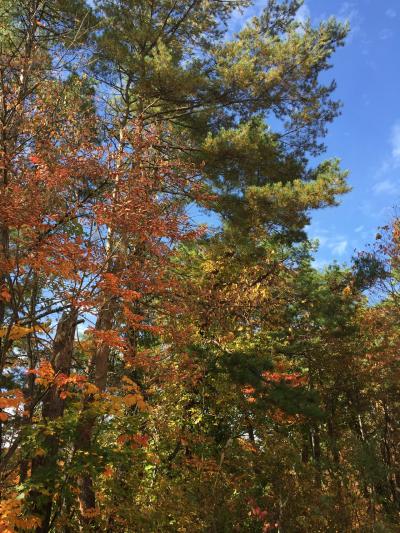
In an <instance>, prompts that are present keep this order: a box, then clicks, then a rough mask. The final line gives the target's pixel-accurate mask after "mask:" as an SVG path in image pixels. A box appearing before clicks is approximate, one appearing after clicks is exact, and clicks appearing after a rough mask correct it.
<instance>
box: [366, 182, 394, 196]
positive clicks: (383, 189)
mask: <svg viewBox="0 0 400 533" xmlns="http://www.w3.org/2000/svg"><path fill="white" fill-rule="evenodd" d="M372 190H373V191H374V193H375V194H390V195H398V194H399V193H400V183H398V182H396V181H394V180H391V179H384V180H381V181H378V183H375V185H374V186H373V188H372Z"/></svg>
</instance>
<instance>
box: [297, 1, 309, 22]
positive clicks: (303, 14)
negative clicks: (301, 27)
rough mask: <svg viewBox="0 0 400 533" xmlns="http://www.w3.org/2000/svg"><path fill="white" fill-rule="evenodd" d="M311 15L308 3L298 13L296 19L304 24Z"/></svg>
mask: <svg viewBox="0 0 400 533" xmlns="http://www.w3.org/2000/svg"><path fill="white" fill-rule="evenodd" d="M310 17H311V12H310V8H309V7H308V5H307V4H303V5H302V6H301V7H300V9H299V10H298V12H297V13H296V20H297V22H300V24H304V23H305V22H306V21H307V20H308V19H309V18H310Z"/></svg>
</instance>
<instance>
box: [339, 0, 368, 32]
mask: <svg viewBox="0 0 400 533" xmlns="http://www.w3.org/2000/svg"><path fill="white" fill-rule="evenodd" d="M335 16H336V18H337V19H338V20H341V21H342V22H348V23H349V24H350V35H349V37H348V40H350V41H351V40H352V39H353V38H354V36H355V35H356V34H357V33H358V32H359V31H360V29H361V22H362V20H361V15H360V12H359V10H358V9H357V5H356V4H355V3H353V2H343V4H342V5H341V6H340V8H339V12H338V13H337V15H335Z"/></svg>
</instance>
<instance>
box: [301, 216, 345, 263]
mask: <svg viewBox="0 0 400 533" xmlns="http://www.w3.org/2000/svg"><path fill="white" fill-rule="evenodd" d="M308 234H309V237H310V238H311V239H312V240H317V241H318V244H319V250H320V251H321V252H322V254H323V255H325V256H328V257H329V258H330V259H335V258H338V257H342V256H343V255H344V254H345V253H346V252H347V250H348V247H349V241H348V238H347V237H346V236H345V235H343V234H338V233H337V231H336V229H335V228H331V229H326V228H321V227H319V225H318V224H317V225H311V226H309V227H308Z"/></svg>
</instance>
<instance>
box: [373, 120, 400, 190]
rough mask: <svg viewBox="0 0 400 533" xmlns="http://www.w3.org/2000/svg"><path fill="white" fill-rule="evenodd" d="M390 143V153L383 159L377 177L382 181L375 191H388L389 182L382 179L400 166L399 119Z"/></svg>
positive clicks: (390, 137)
mask: <svg viewBox="0 0 400 533" xmlns="http://www.w3.org/2000/svg"><path fill="white" fill-rule="evenodd" d="M389 143H390V147H391V151H390V155H387V156H386V157H385V158H384V159H383V161H382V163H381V166H380V168H379V169H378V171H377V173H376V178H377V179H379V180H380V183H382V184H380V183H377V184H376V185H375V186H374V187H373V191H374V192H377V193H379V192H387V190H388V184H387V183H383V182H384V181H385V180H382V179H383V178H385V177H386V176H387V175H388V174H390V173H393V172H394V171H395V170H397V169H398V168H399V167H400V120H397V121H396V122H395V123H394V124H393V126H392V129H391V132H390V136H389ZM386 181H387V180H386Z"/></svg>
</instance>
